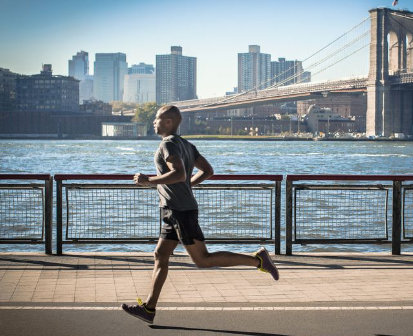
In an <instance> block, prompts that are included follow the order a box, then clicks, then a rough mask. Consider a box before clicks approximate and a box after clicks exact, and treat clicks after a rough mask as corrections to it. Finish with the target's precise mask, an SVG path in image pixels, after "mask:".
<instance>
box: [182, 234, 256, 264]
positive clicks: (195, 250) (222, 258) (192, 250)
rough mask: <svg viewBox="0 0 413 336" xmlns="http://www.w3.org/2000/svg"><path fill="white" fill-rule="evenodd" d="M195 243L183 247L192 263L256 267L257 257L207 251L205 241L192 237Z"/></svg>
mask: <svg viewBox="0 0 413 336" xmlns="http://www.w3.org/2000/svg"><path fill="white" fill-rule="evenodd" d="M194 242H195V244H192V245H185V249H186V250H187V252H188V254H189V255H190V256H191V258H192V260H193V261H194V263H195V264H196V265H197V266H198V267H201V268H204V267H214V266H219V267H226V266H241V265H242V266H254V267H258V266H259V265H260V261H259V259H258V258H256V257H253V256H248V255H245V254H240V253H233V252H213V253H209V252H208V249H207V247H206V245H205V242H203V241H199V240H196V239H194Z"/></svg>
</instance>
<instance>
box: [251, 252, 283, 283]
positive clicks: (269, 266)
mask: <svg viewBox="0 0 413 336" xmlns="http://www.w3.org/2000/svg"><path fill="white" fill-rule="evenodd" d="M254 255H255V257H256V258H258V260H259V261H260V265H259V266H258V269H259V270H260V271H262V272H266V273H270V274H271V275H272V277H273V278H274V280H278V279H279V278H280V275H279V273H278V269H277V267H276V266H275V265H274V263H273V262H272V260H271V257H270V255H269V253H268V251H267V249H266V248H265V247H261V248H260V249H259V250H258V251H257V252H255V254H254Z"/></svg>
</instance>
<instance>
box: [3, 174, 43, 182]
mask: <svg viewBox="0 0 413 336" xmlns="http://www.w3.org/2000/svg"><path fill="white" fill-rule="evenodd" d="M50 177H51V175H50V174H0V180H44V181H47V180H49V179H50Z"/></svg>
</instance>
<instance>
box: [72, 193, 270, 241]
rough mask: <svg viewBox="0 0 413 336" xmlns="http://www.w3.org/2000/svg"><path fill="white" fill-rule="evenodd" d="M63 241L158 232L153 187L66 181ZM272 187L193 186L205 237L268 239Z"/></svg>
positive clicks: (141, 236) (148, 235)
mask: <svg viewBox="0 0 413 336" xmlns="http://www.w3.org/2000/svg"><path fill="white" fill-rule="evenodd" d="M65 187H66V199H65V201H66V206H67V209H66V218H67V222H66V239H68V240H73V239H107V240H110V239H147V238H157V237H158V236H159V228H160V218H159V214H160V213H159V207H158V203H159V199H158V195H157V193H156V190H155V189H146V188H134V187H133V188H131V187H119V186H116V187H113V186H111V187H108V186H102V187H96V186H95V187H92V186H87V187H86V186H85V187H81V186H79V185H77V186H70V185H66V186H65ZM273 191H274V188H273V187H266V186H257V187H253V186H246V187H242V186H236V187H234V186H226V185H222V186H215V185H205V186H202V187H198V188H195V189H194V195H195V197H196V199H197V201H198V204H199V223H200V225H201V227H202V229H203V232H204V235H205V237H206V238H207V239H270V238H271V237H272V221H273V220H272V218H273Z"/></svg>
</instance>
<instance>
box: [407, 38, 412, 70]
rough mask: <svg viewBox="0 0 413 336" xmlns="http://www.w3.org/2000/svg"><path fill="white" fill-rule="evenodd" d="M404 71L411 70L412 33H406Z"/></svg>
mask: <svg viewBox="0 0 413 336" xmlns="http://www.w3.org/2000/svg"><path fill="white" fill-rule="evenodd" d="M406 71H407V72H413V33H407V34H406Z"/></svg>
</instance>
